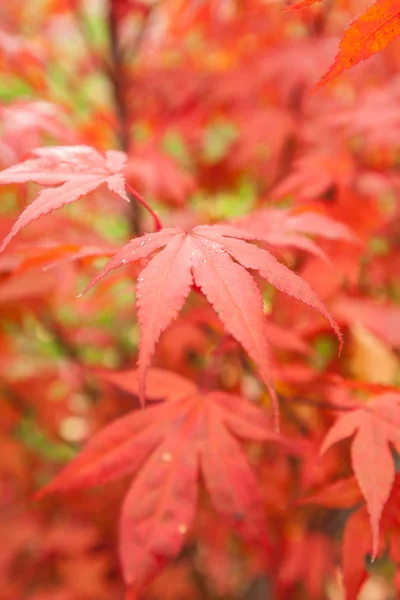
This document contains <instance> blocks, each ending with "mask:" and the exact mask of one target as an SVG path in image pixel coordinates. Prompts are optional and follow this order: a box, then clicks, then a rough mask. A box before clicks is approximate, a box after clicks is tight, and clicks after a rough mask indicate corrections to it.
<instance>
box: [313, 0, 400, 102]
mask: <svg viewBox="0 0 400 600" xmlns="http://www.w3.org/2000/svg"><path fill="white" fill-rule="evenodd" d="M399 33H400V1H399V0H395V1H394V2H392V1H391V0H377V2H375V4H373V5H372V6H370V7H369V8H368V9H367V10H366V11H365V12H364V13H363V14H362V15H361V16H360V17H358V19H356V20H355V21H353V22H352V23H351V25H350V27H349V28H348V29H347V30H346V31H345V32H344V35H343V38H342V40H341V42H340V45H339V52H338V54H337V55H336V58H335V61H334V63H333V65H332V66H331V67H330V69H329V71H328V72H327V73H325V75H324V76H323V77H322V78H321V79H320V81H319V82H318V84H317V85H316V86H315V88H314V90H316V89H317V88H318V87H321V86H323V85H325V84H326V83H328V81H332V79H334V78H335V77H337V76H338V75H340V73H342V72H343V71H344V70H345V69H349V68H350V67H353V66H354V65H356V64H357V63H359V62H360V61H362V60H365V59H366V58H369V57H370V56H372V55H373V54H376V53H377V52H379V51H380V50H383V49H384V48H386V46H387V45H388V44H389V43H390V42H392V41H393V40H394V39H396V37H397V36H398V35H399Z"/></svg>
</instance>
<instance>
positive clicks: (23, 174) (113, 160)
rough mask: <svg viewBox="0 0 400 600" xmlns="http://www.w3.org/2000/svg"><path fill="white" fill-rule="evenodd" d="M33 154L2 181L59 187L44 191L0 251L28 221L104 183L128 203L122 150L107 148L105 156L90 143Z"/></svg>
mask: <svg viewBox="0 0 400 600" xmlns="http://www.w3.org/2000/svg"><path fill="white" fill-rule="evenodd" d="M32 153H33V154H34V155H35V156H36V158H30V159H28V160H25V161H24V162H22V163H19V164H17V165H14V166H12V167H9V168H8V169H4V171H2V172H1V173H0V183H23V182H26V181H34V182H35V183H38V184H39V185H49V186H54V185H58V186H59V187H56V188H51V189H47V190H43V191H41V192H40V193H39V195H38V197H37V198H36V199H35V200H34V201H33V202H31V204H29V206H27V208H26V209H25V210H24V211H23V213H22V214H21V215H20V217H19V218H18V220H17V222H16V223H15V224H14V226H13V228H12V229H11V231H10V233H9V234H8V235H7V237H6V238H5V239H4V241H3V243H2V244H1V246H0V252H1V251H2V250H4V248H5V247H6V246H7V245H8V244H9V242H10V241H11V239H12V238H13V237H14V236H15V235H16V234H17V233H18V232H19V231H20V230H21V229H23V228H24V227H26V226H27V225H29V223H31V222H32V221H34V220H35V219H38V218H39V217H41V216H42V215H47V214H49V213H51V212H53V210H56V209H58V208H61V207H63V206H64V205H65V204H71V203H72V202H75V201H76V200H78V199H79V198H80V197H81V196H84V195H85V194H88V193H89V192H92V191H93V190H95V189H97V188H98V187H99V186H100V185H101V184H103V183H105V184H106V185H107V186H108V189H109V190H110V191H112V192H114V193H116V194H118V195H119V196H121V197H122V198H123V199H124V200H127V201H128V202H129V198H128V196H127V195H126V192H125V179H124V176H123V175H122V173H121V169H122V167H123V165H124V164H125V162H126V155H125V154H124V153H123V152H119V151H117V150H107V152H106V156H105V157H104V156H102V155H101V154H99V153H98V152H97V151H96V150H94V149H93V148H90V147H89V146H54V147H49V148H36V149H35V150H33V151H32ZM60 184H61V185H60Z"/></svg>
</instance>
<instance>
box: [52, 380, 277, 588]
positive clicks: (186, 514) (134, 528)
mask: <svg viewBox="0 0 400 600" xmlns="http://www.w3.org/2000/svg"><path fill="white" fill-rule="evenodd" d="M126 377H127V379H128V380H129V386H130V389H131V390H132V389H134V387H135V385H134V382H135V380H136V390H138V387H139V383H140V382H139V378H138V376H137V374H136V373H129V372H127V374H126ZM158 378H160V373H159V372H158ZM173 380H174V375H173V374H172V373H166V378H165V383H166V384H167V385H165V386H164V387H165V393H166V396H170V395H171V391H170V390H172V399H169V400H168V401H166V402H163V403H161V404H159V405H156V406H153V407H151V408H148V409H146V410H144V411H135V412H134V413H132V414H129V415H127V416H125V417H122V418H120V419H118V420H117V421H115V422H114V423H112V424H111V425H108V426H107V427H106V428H105V429H104V430H103V431H101V432H100V433H98V434H97V435H96V436H95V437H94V438H93V439H91V440H90V442H89V443H88V445H87V447H86V448H85V449H84V450H83V451H82V452H81V454H80V455H79V456H78V457H77V458H76V459H75V460H74V461H73V462H72V463H71V464H69V465H68V466H67V467H66V468H65V469H64V471H63V472H62V473H61V474H60V475H59V476H58V477H56V479H55V480H54V481H53V482H52V483H50V484H49V485H48V486H47V487H46V488H44V490H42V491H41V492H40V496H42V495H43V494H46V493H48V492H54V491H66V490H73V489H82V488H86V487H90V486H93V485H100V484H104V483H108V482H110V481H113V480H115V479H117V478H120V477H123V476H125V475H128V474H135V473H136V474H137V475H136V478H135V479H134V481H133V484H132V486H131V488H130V490H129V491H128V494H127V496H126V498H125V501H124V504H123V508H122V514H121V519H120V553H121V560H122V565H123V571H124V577H125V580H126V582H127V583H128V584H133V585H134V587H135V588H140V587H142V586H143V585H146V584H147V583H148V582H149V581H150V580H151V579H152V578H153V577H154V576H155V575H156V574H157V573H158V572H159V571H160V570H161V569H162V568H163V566H164V565H165V564H166V563H167V562H168V561H170V560H172V559H173V558H174V557H175V556H176V555H177V554H178V553H179V551H180V550H181V548H182V546H183V544H184V540H185V534H186V532H187V531H188V529H189V527H190V526H191V524H192V521H193V518H194V516H195V512H196V504H197V493H198V474H199V472H201V473H202V476H203V478H204V481H205V484H206V488H207V490H208V493H209V495H210V498H211V500H212V502H213V504H214V507H215V508H216V510H217V511H218V512H219V513H221V515H222V516H223V517H224V518H226V519H227V521H228V522H229V523H230V524H232V526H234V527H235V529H236V530H237V531H238V532H239V533H240V535H241V536H242V537H243V538H244V539H245V540H247V541H248V542H250V543H253V544H257V545H261V547H263V548H264V549H265V550H266V549H268V547H269V545H268V535H267V529H266V521H265V514H264V508H263V501H262V497H261V494H260V492H259V489H258V486H257V482H256V478H255V476H254V475H253V473H252V470H251V468H250V466H249V465H248V463H247V460H246V459H245V457H244V455H243V453H242V451H241V448H240V445H239V443H238V441H237V439H236V438H241V439H247V440H255V441H265V440H272V441H279V442H282V441H283V438H281V437H280V436H279V435H278V434H276V433H274V432H273V431H272V430H271V425H270V421H269V419H268V417H267V416H266V415H265V413H264V412H263V411H261V410H260V409H258V408H257V407H255V406H254V405H252V404H250V403H248V402H246V401H244V400H243V399H242V398H239V397H235V396H232V395H229V394H226V393H223V392H219V391H211V392H208V393H206V394H201V393H200V392H199V391H198V390H197V389H196V388H195V387H194V386H193V384H191V383H190V382H187V386H186V387H185V386H183V385H182V377H177V385H178V387H177V388H175V386H174V384H173ZM167 386H168V387H167ZM177 389H180V390H181V394H177ZM190 389H191V390H192V391H191V392H188V390H190Z"/></svg>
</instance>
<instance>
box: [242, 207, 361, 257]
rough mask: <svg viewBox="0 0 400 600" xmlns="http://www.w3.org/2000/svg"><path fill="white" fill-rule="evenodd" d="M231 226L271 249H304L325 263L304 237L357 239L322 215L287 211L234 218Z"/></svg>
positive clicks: (348, 228) (320, 252) (270, 210)
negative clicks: (239, 228) (267, 244)
mask: <svg viewBox="0 0 400 600" xmlns="http://www.w3.org/2000/svg"><path fill="white" fill-rule="evenodd" d="M233 224H234V225H236V226H237V227H241V228H242V227H243V228H244V229H245V230H246V231H247V232H248V233H252V234H253V235H254V238H255V239H257V240H263V241H265V242H267V243H269V244H271V245H273V246H286V247H292V248H297V249H299V250H305V251H307V252H310V253H311V254H314V255H315V256H318V257H319V258H322V259H324V260H328V258H327V256H326V254H325V253H324V251H323V250H321V248H319V246H317V244H316V243H315V242H314V241H313V240H312V239H311V238H310V237H307V236H318V237H322V238H326V239H331V240H344V241H348V242H352V243H355V242H357V237H356V236H355V235H354V233H353V232H352V231H351V229H350V227H348V226H347V225H345V224H344V223H340V222H339V221H336V220H335V219H331V218H330V217H328V216H327V215H324V214H322V213H321V212H311V211H303V212H298V213H295V212H293V211H289V210H282V209H276V208H267V209H264V210H259V211H254V212H252V213H250V214H249V215H246V216H245V217H242V218H240V219H236V220H235V221H234V222H233Z"/></svg>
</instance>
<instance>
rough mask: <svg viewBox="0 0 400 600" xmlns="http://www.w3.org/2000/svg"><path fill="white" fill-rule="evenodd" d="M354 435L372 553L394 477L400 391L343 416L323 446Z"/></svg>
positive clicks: (354, 456) (399, 429)
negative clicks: (391, 447)
mask: <svg viewBox="0 0 400 600" xmlns="http://www.w3.org/2000/svg"><path fill="white" fill-rule="evenodd" d="M353 435H354V439H353V441H352V445H351V461H352V466H353V469H354V474H355V476H356V479H357V483H358V485H359V487H360V489H361V491H362V494H363V496H364V498H365V501H366V504H367V509H368V512H369V516H370V523H371V531H372V540H373V556H376V554H377V552H378V543H379V522H380V518H381V514H382V510H383V507H384V505H385V503H386V501H387V499H388V496H389V494H390V491H391V489H392V486H393V482H394V477H395V465H394V462H393V457H392V453H391V451H390V445H389V444H390V443H393V444H397V443H398V442H399V441H400V394H398V393H393V392H387V393H385V394H381V395H380V396H377V397H375V398H374V399H373V400H372V401H370V402H368V404H365V405H364V406H362V407H360V408H359V409H356V410H350V411H349V412H348V413H347V414H344V415H343V416H341V417H340V418H339V419H338V420H337V421H336V423H335V424H334V425H333V426H332V427H331V429H330V430H329V432H328V434H327V435H326V437H325V440H324V442H323V444H322V447H321V452H322V453H323V452H326V450H327V449H328V448H330V447H331V446H332V445H333V444H335V443H336V442H339V441H340V440H343V439H345V438H348V437H351V436H353Z"/></svg>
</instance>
